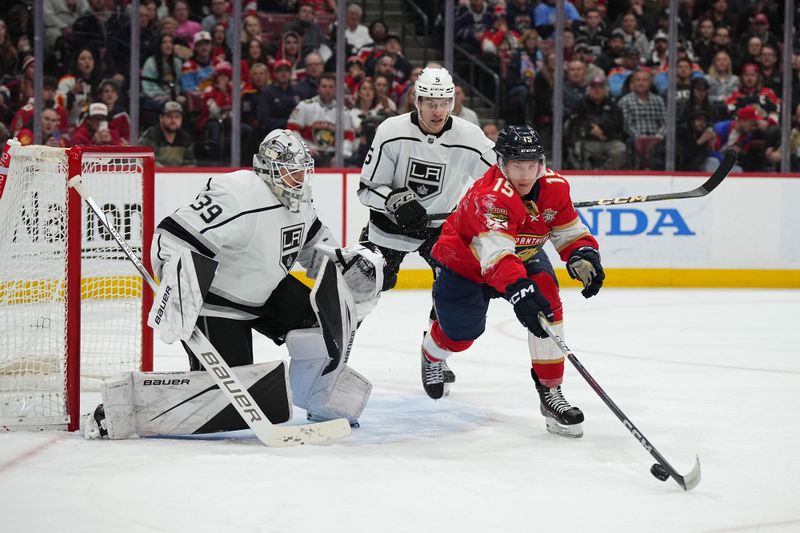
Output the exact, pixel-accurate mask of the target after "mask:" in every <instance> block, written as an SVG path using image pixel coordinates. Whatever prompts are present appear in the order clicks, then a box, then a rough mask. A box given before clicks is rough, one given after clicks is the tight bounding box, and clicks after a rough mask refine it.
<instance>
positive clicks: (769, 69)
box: [758, 43, 783, 94]
mask: <svg viewBox="0 0 800 533" xmlns="http://www.w3.org/2000/svg"><path fill="white" fill-rule="evenodd" d="M758 64H759V66H760V67H761V83H762V85H763V86H764V87H766V88H768V89H772V92H774V93H775V94H781V91H783V83H782V82H781V71H780V68H779V67H778V50H777V49H776V48H775V47H773V46H772V45H771V44H769V43H767V44H764V45H763V46H762V47H761V54H760V55H759V57H758Z"/></svg>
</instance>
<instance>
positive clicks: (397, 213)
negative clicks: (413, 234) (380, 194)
mask: <svg viewBox="0 0 800 533" xmlns="http://www.w3.org/2000/svg"><path fill="white" fill-rule="evenodd" d="M386 211H388V212H389V213H390V214H391V215H393V216H394V219H395V220H396V221H397V225H398V226H400V227H401V228H403V229H405V230H409V231H419V230H422V229H425V228H426V227H427V226H428V212H427V211H425V208H424V207H422V204H421V203H419V198H417V195H416V193H415V192H414V191H412V190H411V189H409V188H408V187H400V188H399V189H395V190H393V191H392V192H391V193H390V194H389V196H388V197H387V198H386Z"/></svg>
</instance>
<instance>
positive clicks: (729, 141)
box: [714, 106, 767, 172]
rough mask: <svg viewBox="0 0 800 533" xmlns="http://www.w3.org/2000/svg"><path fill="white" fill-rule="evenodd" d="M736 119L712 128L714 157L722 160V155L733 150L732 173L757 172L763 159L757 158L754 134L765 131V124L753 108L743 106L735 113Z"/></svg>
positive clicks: (725, 121) (757, 148) (719, 123)
mask: <svg viewBox="0 0 800 533" xmlns="http://www.w3.org/2000/svg"><path fill="white" fill-rule="evenodd" d="M735 117H736V118H734V119H733V120H723V121H722V122H718V123H717V124H716V125H715V126H714V130H715V132H716V134H717V142H716V145H715V149H716V151H715V156H716V157H717V158H718V159H720V160H721V159H722V154H724V153H725V152H727V151H728V150H734V151H735V152H737V154H738V156H739V157H738V160H737V162H736V163H737V164H736V165H735V166H734V167H733V172H743V171H750V170H758V169H759V168H760V167H761V165H762V164H764V162H763V159H762V158H760V157H759V154H758V152H762V153H763V150H759V147H758V145H757V143H754V142H753V141H754V140H755V136H754V133H755V132H756V131H758V130H761V131H766V128H767V123H766V121H765V120H764V119H763V117H762V116H760V115H759V112H758V111H757V110H756V108H755V107H753V106H744V107H742V108H740V109H738V110H737V111H736V115H735Z"/></svg>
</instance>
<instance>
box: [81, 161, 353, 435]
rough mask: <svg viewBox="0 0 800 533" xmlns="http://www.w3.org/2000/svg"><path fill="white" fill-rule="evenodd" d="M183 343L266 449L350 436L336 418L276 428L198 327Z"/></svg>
mask: <svg viewBox="0 0 800 533" xmlns="http://www.w3.org/2000/svg"><path fill="white" fill-rule="evenodd" d="M69 186H70V187H71V188H73V189H75V191H76V192H77V193H78V194H79V195H80V196H81V198H83V199H84V200H85V201H86V204H87V205H88V206H89V209H91V210H92V211H93V212H94V214H95V216H96V217H97V219H98V220H99V221H100V223H101V224H102V225H103V227H105V229H106V230H108V232H109V233H110V234H111V235H112V236H113V237H114V240H115V241H117V245H118V246H119V247H120V248H121V249H122V251H123V252H124V253H125V255H126V256H127V257H128V259H130V261H131V263H133V266H135V267H136V270H138V271H139V274H140V275H141V276H142V278H143V279H144V281H146V282H147V284H148V285H149V286H150V288H151V289H152V290H153V292H155V291H156V290H157V289H158V284H157V283H156V281H155V280H154V279H153V276H151V275H150V273H149V272H148V271H147V269H146V268H145V266H144V263H142V261H141V259H139V258H138V257H136V254H135V253H134V252H133V250H132V249H131V247H130V246H129V245H128V243H126V242H125V240H124V239H123V238H122V236H121V235H120V234H119V233H118V232H117V230H116V228H114V226H112V225H111V224H110V223H109V222H108V219H107V218H106V215H105V213H104V212H103V211H102V210H101V209H100V207H99V206H98V205H97V203H96V202H95V201H94V199H93V198H92V197H91V195H89V193H88V191H87V190H86V189H85V188H84V186H83V182H82V180H81V177H80V176H75V177H74V178H72V179H70V180H69ZM185 342H186V345H187V346H188V347H189V348H190V349H191V351H192V353H193V354H195V356H196V357H197V359H198V360H199V361H200V363H201V364H202V365H203V368H205V369H206V371H207V372H208V373H209V374H211V377H212V378H213V379H214V382H215V383H216V384H217V386H218V387H219V389H220V390H221V391H222V392H223V393H224V394H225V396H227V398H228V401H230V402H231V405H233V407H234V408H235V409H236V411H237V412H238V413H239V415H240V416H241V417H242V420H244V421H245V423H246V424H247V425H248V426H249V427H250V429H252V430H253V433H255V435H256V437H258V440H260V441H261V442H262V443H264V444H265V445H267V446H281V447H284V446H296V445H298V444H317V443H321V442H327V441H330V440H335V439H340V438H343V437H346V436H348V435H349V434H350V423H349V422H348V421H347V419H345V418H337V419H335V420H328V421H327V422H319V423H316V424H303V425H299V426H276V425H275V424H273V423H272V422H270V421H269V418H267V415H266V414H264V411H262V409H261V407H259V406H258V404H257V403H256V401H255V400H254V399H253V397H252V396H251V395H250V392H249V391H248V390H247V388H246V387H245V386H244V385H242V382H241V381H240V380H239V378H238V377H236V374H234V373H233V372H231V369H230V367H229V366H228V363H226V362H225V360H224V359H223V358H222V356H220V354H219V352H217V350H216V349H215V348H214V346H213V345H212V344H211V342H210V341H209V340H208V338H206V336H205V335H203V332H202V331H200V329H199V328H198V327H197V326H195V328H194V331H192V335H191V337H189V339H188V340H186V341H185Z"/></svg>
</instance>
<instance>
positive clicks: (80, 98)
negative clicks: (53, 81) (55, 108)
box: [56, 48, 103, 126]
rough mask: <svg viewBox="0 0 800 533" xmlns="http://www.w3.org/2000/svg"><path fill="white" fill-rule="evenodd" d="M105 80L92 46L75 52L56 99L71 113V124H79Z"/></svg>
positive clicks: (59, 85) (59, 83)
mask: <svg viewBox="0 0 800 533" xmlns="http://www.w3.org/2000/svg"><path fill="white" fill-rule="evenodd" d="M101 81H103V68H102V67H101V66H100V64H99V63H98V62H97V57H96V56H95V53H94V52H93V51H92V49H91V48H82V49H80V50H78V53H77V54H75V60H74V62H73V66H72V69H71V73H70V74H66V75H65V76H63V77H62V78H61V79H60V80H59V81H58V90H57V91H56V100H57V101H58V103H59V104H61V105H63V106H64V108H65V109H66V110H67V112H68V113H69V125H70V126H77V125H78V121H79V120H80V118H81V116H82V114H83V113H85V112H86V111H87V110H88V108H89V102H91V101H92V99H93V97H94V95H95V92H96V91H97V89H99V88H100V82H101Z"/></svg>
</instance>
